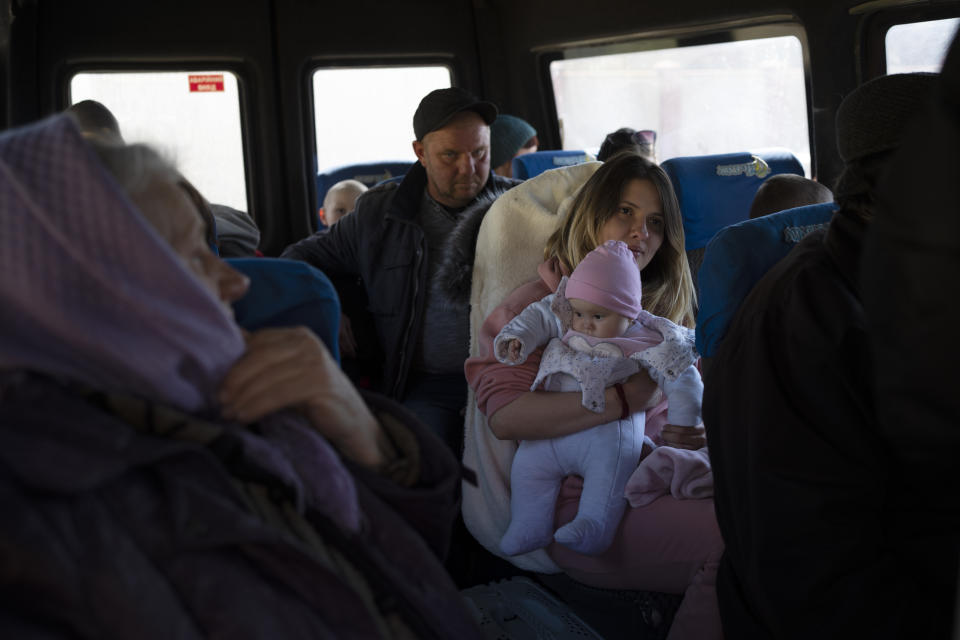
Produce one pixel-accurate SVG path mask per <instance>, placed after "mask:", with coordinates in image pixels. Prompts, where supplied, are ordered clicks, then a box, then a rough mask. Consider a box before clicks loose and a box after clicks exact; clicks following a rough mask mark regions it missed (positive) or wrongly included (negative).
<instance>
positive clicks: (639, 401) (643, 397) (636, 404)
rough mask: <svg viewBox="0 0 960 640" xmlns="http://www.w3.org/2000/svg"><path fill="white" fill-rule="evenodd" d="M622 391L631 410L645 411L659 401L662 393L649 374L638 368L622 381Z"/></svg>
mask: <svg viewBox="0 0 960 640" xmlns="http://www.w3.org/2000/svg"><path fill="white" fill-rule="evenodd" d="M623 393H624V396H626V398H627V404H629V405H630V410H631V411H646V410H647V409H652V408H653V407H655V406H657V404H659V403H660V400H661V399H662V397H663V394H662V393H661V392H660V387H658V386H657V383H656V382H654V381H653V378H651V377H650V374H649V373H647V372H646V371H643V370H640V371H638V372H637V373H635V374H633V375H632V376H630V377H629V378H627V381H626V382H624V383H623Z"/></svg>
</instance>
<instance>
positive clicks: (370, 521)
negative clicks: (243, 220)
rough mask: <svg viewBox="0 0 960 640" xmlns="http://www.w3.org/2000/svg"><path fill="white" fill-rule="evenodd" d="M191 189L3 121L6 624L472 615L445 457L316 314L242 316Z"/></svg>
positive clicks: (57, 124)
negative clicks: (448, 556)
mask: <svg viewBox="0 0 960 640" xmlns="http://www.w3.org/2000/svg"><path fill="white" fill-rule="evenodd" d="M98 155H99V156H100V157H99V158H98ZM105 167H106V168H107V169H109V171H110V172H111V173H112V174H113V175H112V176H111V175H110V174H109V173H108V171H107V170H105ZM204 206H205V205H204V202H203V200H202V198H200V197H199V194H197V193H196V191H195V190H194V189H193V188H192V187H191V186H190V185H189V183H188V182H186V181H185V180H184V179H183V178H182V177H181V176H180V175H179V174H178V173H177V172H176V171H175V170H174V169H172V168H171V167H169V166H168V165H166V164H165V163H164V162H162V161H161V160H160V159H159V158H158V157H157V155H156V154H155V153H153V152H151V151H150V150H148V149H145V148H143V147H136V146H135V147H127V146H122V145H116V146H111V144H109V143H107V144H100V145H97V151H96V152H95V151H94V148H93V147H92V146H90V145H89V144H88V143H86V142H84V141H83V139H82V138H81V136H80V134H79V133H78V131H77V129H76V127H75V125H74V123H73V121H72V120H70V119H69V118H67V117H64V116H59V117H55V118H52V119H49V120H46V121H44V122H41V123H39V124H36V125H33V126H31V127H28V128H24V129H20V130H15V131H11V132H8V133H6V134H4V135H2V136H0V211H2V215H0V309H2V311H0V341H2V347H0V493H2V496H3V498H2V504H3V507H4V508H3V518H0V635H3V636H5V637H23V636H25V635H38V634H42V635H44V637H48V636H49V637H55V636H56V637H59V636H70V637H97V638H114V637H115V638H131V637H137V638H150V637H155V638H171V637H178V638H192V637H204V636H220V637H231V638H280V637H283V638H317V637H334V636H335V637H384V638H412V637H418V638H419V637H436V638H450V637H474V636H475V635H476V633H477V632H476V630H475V628H474V625H473V622H472V619H471V616H470V614H469V612H468V611H466V609H465V608H464V605H463V603H462V599H461V598H460V596H459V594H458V593H457V591H456V588H455V587H454V585H453V583H452V582H451V580H450V579H449V577H448V576H447V575H446V574H445V572H444V570H443V568H442V566H441V564H440V562H439V560H438V557H437V556H442V555H443V554H444V553H445V552H446V545H447V540H448V536H449V530H450V526H451V524H452V522H453V519H454V517H455V515H456V510H457V506H458V502H457V487H458V483H459V480H458V473H457V467H456V462H455V460H454V459H453V458H452V457H451V456H450V454H449V453H448V452H446V451H445V449H444V446H443V445H442V444H441V443H439V442H438V441H436V440H435V439H434V438H433V437H432V436H431V435H429V434H428V433H426V432H425V430H424V429H423V428H422V427H421V426H420V425H419V424H418V423H417V422H416V420H415V419H413V418H411V417H410V416H409V414H406V413H405V412H404V411H403V410H402V409H401V408H400V407H398V406H396V405H394V404H392V403H390V402H388V401H387V400H384V399H382V398H378V397H375V396H365V397H361V395H360V394H359V393H358V392H357V391H356V390H355V389H354V388H353V387H352V386H351V385H350V383H349V382H348V381H347V379H346V378H345V377H344V375H343V374H342V372H340V370H339V369H338V368H337V366H336V363H335V361H334V360H333V358H332V357H331V356H330V354H329V352H328V351H327V350H326V348H325V347H324V346H323V345H322V343H320V341H319V340H317V339H316V338H315V337H314V336H313V335H312V334H311V333H309V332H308V331H306V330H299V329H275V330H264V331H260V332H256V333H253V334H243V333H241V331H240V330H239V329H238V328H237V326H236V325H235V324H234V322H233V320H232V317H231V313H230V303H231V302H232V301H234V300H236V299H237V298H239V297H240V296H242V295H243V294H244V293H245V291H246V287H247V282H246V279H245V278H244V277H243V276H242V275H240V274H239V273H237V272H235V271H233V270H232V269H231V268H230V267H228V266H227V265H226V264H224V263H223V262H221V261H220V260H219V259H217V258H216V257H215V256H214V255H213V254H212V253H211V252H210V250H209V248H208V246H207V243H206V240H205V231H206V229H205V224H204V222H203V219H202V217H201V216H200V215H199V213H200V209H201V208H203V207H204Z"/></svg>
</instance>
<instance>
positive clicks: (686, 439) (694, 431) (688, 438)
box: [660, 424, 707, 451]
mask: <svg viewBox="0 0 960 640" xmlns="http://www.w3.org/2000/svg"><path fill="white" fill-rule="evenodd" d="M660 437H661V438H663V444H665V445H666V446H668V447H673V448H675V449H691V450H694V451H695V450H697V449H702V448H703V447H705V446H707V431H706V429H705V428H704V426H703V425H702V424H698V425H696V426H694V427H681V426H679V425H675V424H667V425H664V427H663V430H661V431H660Z"/></svg>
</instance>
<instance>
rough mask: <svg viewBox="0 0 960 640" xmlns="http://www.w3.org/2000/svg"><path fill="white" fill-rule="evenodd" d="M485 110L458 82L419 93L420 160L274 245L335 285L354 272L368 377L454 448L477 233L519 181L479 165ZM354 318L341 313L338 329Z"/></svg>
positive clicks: (484, 159) (359, 341)
mask: <svg viewBox="0 0 960 640" xmlns="http://www.w3.org/2000/svg"><path fill="white" fill-rule="evenodd" d="M496 116H497V108H496V106H494V105H493V103H490V102H486V101H482V100H477V99H476V98H475V97H473V96H471V95H470V94H469V93H467V92H466V91H463V90H462V89H458V88H450V89H437V90H436V91H432V92H430V93H429V94H427V95H426V96H425V97H424V98H423V100H421V101H420V105H419V106H418V107H417V110H416V112H415V113H414V115H413V129H414V134H415V135H416V140H415V141H414V142H413V150H414V152H415V153H416V155H417V159H418V161H419V162H418V163H417V164H415V165H413V167H411V169H410V171H409V172H408V173H407V174H406V175H405V176H404V178H403V181H401V182H400V183H387V184H383V185H380V186H379V187H374V188H373V189H370V190H369V191H367V192H366V193H364V194H363V195H362V196H360V198H359V199H358V200H357V203H356V210H355V211H354V213H353V214H351V215H349V216H347V217H346V218H344V219H343V220H341V221H340V222H338V223H337V224H336V225H334V226H333V227H332V228H331V229H330V230H329V232H326V233H318V234H314V235H312V236H310V237H309V238H306V239H304V240H301V241H300V242H298V243H296V244H293V245H291V246H289V247H287V248H286V249H285V250H284V252H283V254H282V255H281V257H283V258H291V259H294V260H304V261H306V262H308V263H309V264H311V265H312V266H314V267H316V268H317V269H320V270H321V271H323V272H324V273H326V274H327V275H328V276H329V277H330V278H331V279H332V280H333V281H334V283H335V284H337V285H338V286H342V283H343V282H344V280H345V279H353V280H354V281H355V280H356V279H357V278H359V280H360V283H361V285H362V294H363V298H365V300H366V303H367V308H368V309H369V313H370V314H371V315H372V325H373V327H374V329H375V331H374V335H365V336H354V342H355V344H356V345H357V348H358V350H360V351H363V350H365V348H366V347H367V346H368V345H367V344H365V343H366V342H369V341H374V342H376V346H377V347H378V348H379V349H378V350H379V358H378V362H377V365H378V366H377V367H376V369H377V370H373V371H370V372H369V374H370V377H371V379H373V380H379V383H380V389H381V390H382V391H383V393H384V394H386V395H388V396H389V397H391V398H393V399H395V400H399V401H401V402H403V403H404V405H406V406H407V407H408V408H409V409H410V410H411V411H413V412H414V413H415V414H416V415H417V416H418V417H420V418H421V419H422V420H423V421H424V422H426V423H427V424H428V425H430V427H431V428H432V429H433V430H434V432H435V433H437V434H438V435H440V436H441V437H442V438H443V439H444V441H446V442H447V444H448V445H449V446H450V448H451V450H453V451H455V452H459V451H460V450H461V448H462V446H463V411H464V408H465V406H466V403H467V383H466V380H464V377H463V361H464V360H466V358H467V356H468V355H469V348H470V337H469V333H470V320H469V313H470V284H471V278H472V274H473V255H474V247H475V246H476V241H477V233H478V231H479V229H480V223H481V221H482V220H483V216H484V215H485V214H486V212H487V209H489V207H490V205H491V204H493V201H494V200H496V198H497V197H498V196H500V195H501V194H502V193H504V192H505V191H507V190H508V189H510V188H511V187H513V186H514V185H516V184H518V181H516V180H511V179H508V178H502V177H500V176H497V175H493V174H492V173H491V172H490V124H491V123H492V122H493V121H494V118H495V117H496ZM344 293H346V292H341V297H342V298H346V299H352V298H356V297H358V296H357V295H356V293H353V294H350V293H347V295H344ZM353 324H355V319H354V318H348V319H347V321H345V322H344V329H343V330H342V331H341V335H346V334H348V333H349V331H348V330H349V328H350V327H351V326H352V325H353ZM342 345H343V341H341V346H342Z"/></svg>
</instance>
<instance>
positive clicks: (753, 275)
mask: <svg viewBox="0 0 960 640" xmlns="http://www.w3.org/2000/svg"><path fill="white" fill-rule="evenodd" d="M836 208H837V205H836V203H833V202H829V203H826V204H813V205H810V206H806V207H797V208H795V209H787V210H786V211H781V212H779V213H772V214H770V215H768V216H763V217H761V218H755V219H753V220H746V221H744V222H740V223H738V224H735V225H732V226H729V227H727V228H725V229H722V230H721V231H720V232H719V233H717V235H716V236H714V238H713V239H712V240H711V241H710V243H709V244H708V245H707V250H706V252H705V253H704V256H703V266H702V267H700V273H699V276H698V281H699V283H700V310H699V312H698V313H697V351H699V352H700V355H702V356H705V357H708V358H709V357H712V356H713V355H714V353H716V350H717V347H718V346H719V345H720V342H721V341H722V340H723V337H724V336H725V335H726V333H727V328H728V327H729V326H730V322H731V320H733V316H734V315H735V314H736V313H737V309H739V308H740V304H741V303H742V302H743V300H744V299H745V298H746V297H747V295H748V294H749V293H750V291H751V290H752V289H753V287H754V285H755V284H756V283H757V282H758V281H759V280H760V278H762V277H763V275H764V274H765V273H766V272H767V271H769V270H770V268H771V267H772V266H773V265H775V264H776V263H777V262H779V261H780V260H781V259H783V257H784V256H786V255H787V254H788V253H789V252H790V250H791V249H792V248H793V247H794V245H796V244H797V243H798V242H800V240H802V239H803V236H805V235H807V234H808V233H810V232H811V231H815V230H816V229H818V228H823V227H825V226H826V225H827V224H828V223H829V222H830V217H831V216H832V215H833V212H834V210H835V209H836Z"/></svg>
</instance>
